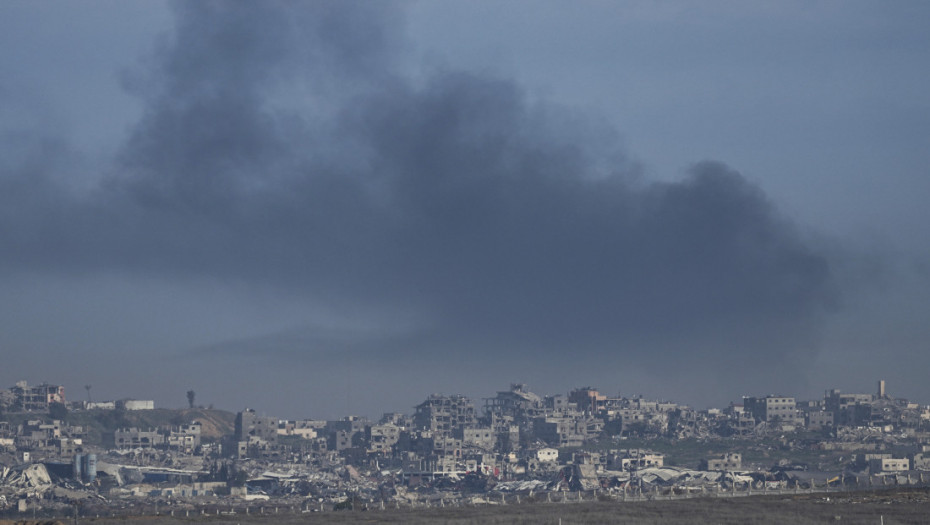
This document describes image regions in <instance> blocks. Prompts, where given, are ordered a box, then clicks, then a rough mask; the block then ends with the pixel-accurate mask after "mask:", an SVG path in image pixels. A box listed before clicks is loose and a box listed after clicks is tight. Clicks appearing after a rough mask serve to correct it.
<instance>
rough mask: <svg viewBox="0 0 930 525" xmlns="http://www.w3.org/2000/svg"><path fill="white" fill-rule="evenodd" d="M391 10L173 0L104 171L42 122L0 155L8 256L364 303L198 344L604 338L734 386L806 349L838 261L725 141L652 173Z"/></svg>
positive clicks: (461, 345) (490, 351)
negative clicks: (12, 153)
mask: <svg viewBox="0 0 930 525" xmlns="http://www.w3.org/2000/svg"><path fill="white" fill-rule="evenodd" d="M395 7H396V6H394V5H392V4H388V3H381V2H377V3H350V2H314V3H310V4H304V3H300V4H294V3H278V2H261V3H256V2H197V3H187V2H184V3H181V2H179V3H177V4H175V7H174V10H175V16H176V20H177V23H176V29H175V31H174V32H173V33H171V34H169V35H166V36H165V38H164V39H163V40H162V41H160V42H159V45H158V46H156V48H155V50H154V51H153V53H152V55H151V56H150V57H148V59H147V60H146V61H145V62H144V63H143V65H141V66H139V67H137V68H136V69H134V70H131V71H128V72H127V73H126V74H125V75H124V81H125V84H126V86H127V89H129V90H131V91H132V92H133V93H135V94H136V95H137V96H138V97H139V98H140V100H142V101H143V103H144V112H143V116H142V118H141V120H140V121H139V122H138V123H137V124H136V125H135V126H134V128H133V129H132V130H131V131H130V133H129V135H128V137H127V139H126V142H125V144H124V145H123V146H122V148H121V150H120V153H119V156H118V158H115V159H113V160H112V163H111V164H110V165H109V166H106V167H105V168H104V169H103V174H102V177H100V180H101V182H99V184H95V185H94V186H93V187H91V188H90V189H86V188H85V189H74V188H71V187H70V186H69V185H68V184H67V183H66V182H62V180H63V179H65V178H66V177H65V176H64V174H65V172H67V170H68V166H69V163H70V161H69V160H68V159H69V158H70V157H69V155H70V154H69V153H67V152H66V151H62V150H61V149H56V146H54V144H49V143H43V142H42V141H39V140H33V141H32V142H31V144H32V145H31V146H30V147H32V148H34V150H33V151H34V155H33V156H32V157H31V159H29V158H27V159H22V158H19V159H18V160H16V162H15V163H14V164H13V165H5V166H4V168H3V174H2V178H0V203H2V211H0V216H2V222H0V244H2V245H3V246H4V247H5V248H4V249H3V250H2V251H0V264H2V265H3V266H4V267H6V268H7V269H8V270H10V271H27V270H28V271H30V272H51V273H56V274H66V275H72V274H81V275H86V274H128V275H138V276H141V277H144V278H146V279H163V280H166V281H172V282H178V281H184V280H195V281H196V280H218V281H220V282H227V283H233V284H237V283H239V284H241V283H246V284H248V285H249V286H256V287H261V288H268V289H274V290H279V291H280V292H281V293H286V294H289V295H296V296H298V297H301V298H302V300H304V301H307V302H308V303H312V304H314V305H317V306H323V307H325V308H329V309H331V310H332V311H337V312H339V313H340V314H339V315H342V316H343V317H346V318H350V319H353V320H354V321H357V322H356V323H355V324H354V325H353V326H354V327H355V328H340V329H324V327H321V326H319V325H318V324H315V323H314V321H313V320H308V325H307V326H310V327H311V328H306V327H305V328H302V329H299V330H297V331H296V332H294V333H291V334H288V335H286V336H282V335H280V334H279V335H273V334H257V335H256V337H257V338H256V339H244V340H235V341H222V340H218V341H217V342H216V343H215V344H214V345H210V346H209V350H208V351H209V352H213V353H215V354H227V355H238V354H243V353H244V354H250V353H253V354H259V355H265V354H278V355H279V357H282V358H283V359H299V358H301V357H309V356H321V355H346V354H354V355H358V356H364V358H365V359H370V360H371V362H373V363H378V362H381V361H385V360H396V359H404V358H410V359H416V358H418V357H422V356H425V355H439V356H443V355H446V356H447V357H448V359H449V362H450V363H454V362H457V361H456V360H457V359H462V356H467V358H468V359H476V360H479V361H484V362H488V363H490V362H492V361H493V362H508V363H519V362H525V361H526V360H529V359H536V358H541V359H544V360H549V361H548V362H549V363H550V366H564V365H566V364H571V363H573V362H580V360H587V359H590V358H603V359H605V360H606V362H609V363H630V364H632V365H635V366H642V367H645V366H656V367H660V368H662V369H663V370H668V371H669V373H677V372H682V371H685V370H694V369H695V367H698V368H699V369H701V370H705V369H706V370H714V369H724V370H725V369H728V368H729V367H731V366H740V367H742V368H741V369H742V370H744V372H743V373H744V374H745V378H744V381H745V383H744V384H748V382H749V381H751V380H752V379H753V378H754V377H759V376H764V375H766V374H773V373H780V372H785V373H789V372H792V373H793V372H797V371H798V370H799V369H800V367H801V365H802V363H803V362H804V360H805V359H807V358H809V357H810V355H811V353H813V352H816V348H817V342H818V337H819V334H820V327H821V323H822V320H823V317H824V315H825V314H826V313H827V312H829V311H830V309H831V308H833V307H834V305H835V304H836V301H837V297H838V290H837V287H836V285H835V282H834V276H833V273H834V272H833V270H832V268H831V264H830V261H829V258H828V257H827V254H826V253H824V252H823V251H822V250H820V249H818V246H817V245H816V244H814V243H812V242H810V241H809V240H808V239H806V238H805V236H804V235H803V234H802V233H801V232H800V231H799V229H798V227H797V226H795V225H794V224H792V222H791V221H790V220H788V218H787V217H785V216H783V215H782V214H780V213H779V211H778V209H777V207H776V206H775V205H774V204H773V203H772V202H771V201H770V200H769V199H768V198H767V197H766V195H764V193H763V192H762V191H761V190H760V189H759V188H758V187H757V186H755V185H754V184H752V183H751V182H749V181H748V180H747V179H746V178H745V177H743V176H742V175H741V174H740V173H739V172H738V171H736V170H735V169H733V168H731V167H729V166H727V165H726V164H723V163H721V162H716V161H704V162H699V163H697V164H695V165H694V166H692V167H691V168H690V170H688V173H687V174H686V175H685V176H684V177H683V178H682V179H681V180H678V181H673V182H668V181H665V182H656V181H649V180H647V179H646V178H645V177H644V176H643V174H642V173H641V170H640V169H639V167H638V164H637V162H636V161H635V160H634V159H632V158H631V157H630V156H629V155H628V154H626V153H625V152H624V151H623V149H622V148H621V147H620V146H619V145H618V141H617V138H616V133H615V132H614V131H613V130H611V129H609V128H608V127H606V126H604V125H602V124H601V123H598V122H596V121H594V120H593V119H587V118H585V117H583V116H579V115H578V114H576V113H573V112H572V111H571V110H570V109H568V108H563V107H558V106H556V105H554V104H548V103H545V102H536V101H531V100H530V98H529V97H527V96H526V94H525V93H524V92H523V91H522V90H521V88H520V87H519V86H517V85H515V83H513V82H511V81H509V80H507V79H506V78H498V77H492V76H489V75H484V74H480V73H475V72H469V71H458V70H454V69H451V68H447V67H438V68H427V67H425V66H420V65H415V66H411V65H410V64H411V63H413V62H414V61H412V59H411V58H410V56H409V53H407V47H406V44H405V42H404V40H403V16H402V15H403V13H402V12H399V11H398V10H396V9H395ZM20 151H23V149H22V148H20ZM359 327H367V328H364V329H363V328H359ZM266 335H267V336H268V337H265V336H266ZM773 355H775V356H778V357H777V358H773V357H772V356H773ZM539 366H545V365H539ZM753 367H755V368H753ZM752 370H758V372H753V371H752Z"/></svg>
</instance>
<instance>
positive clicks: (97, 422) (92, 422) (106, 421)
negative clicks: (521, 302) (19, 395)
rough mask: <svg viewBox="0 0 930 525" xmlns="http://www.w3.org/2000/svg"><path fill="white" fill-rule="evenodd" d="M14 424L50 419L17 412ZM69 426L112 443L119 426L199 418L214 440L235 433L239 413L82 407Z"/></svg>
mask: <svg viewBox="0 0 930 525" xmlns="http://www.w3.org/2000/svg"><path fill="white" fill-rule="evenodd" d="M3 419H4V420H6V421H9V422H10V423H11V424H13V425H16V424H20V423H22V422H24V421H26V420H34V419H42V420H45V421H48V420H50V419H51V418H50V417H49V416H48V414H37V413H14V414H5V417H4V418H3ZM65 421H66V423H67V424H69V425H79V426H83V427H84V428H85V430H86V432H87V437H86V441H87V443H88V444H91V445H104V446H109V445H112V440H113V431H114V430H116V429H118V428H128V427H137V428H144V429H148V428H154V427H165V426H177V425H185V424H188V423H190V422H192V421H199V422H200V424H201V425H202V426H203V430H202V432H203V434H202V435H203V439H204V440H205V441H213V440H218V439H220V438H222V437H223V436H225V435H228V434H232V433H233V431H234V429H235V421H236V415H235V414H234V413H232V412H227V411H225V410H216V409H207V408H185V409H170V408H157V409H155V410H129V411H127V410H87V411H84V410H80V411H71V412H68V415H67V417H66V419H65Z"/></svg>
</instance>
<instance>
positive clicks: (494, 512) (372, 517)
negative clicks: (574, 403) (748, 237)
mask: <svg viewBox="0 0 930 525" xmlns="http://www.w3.org/2000/svg"><path fill="white" fill-rule="evenodd" d="M62 521H63V522H64V523H73V520H72V519H62ZM79 521H80V523H93V524H99V525H115V524H121V523H122V524H126V523H132V524H139V525H142V524H148V523H151V524H153V525H174V524H194V523H204V524H239V525H242V524H267V525H271V524H273V523H275V524H276V523H284V524H298V523H314V524H316V523H323V524H326V523H333V524H336V523H339V524H366V523H390V524H401V523H414V524H416V523H424V524H426V523H446V524H462V525H466V524H467V525H471V524H475V525H478V524H501V525H502V524H511V523H514V524H559V523H561V524H564V525H570V524H598V523H618V524H637V525H643V524H644V525H651V524H656V525H658V524H691V523H721V524H746V523H750V524H773V525H774V524H783V523H795V524H814V523H853V524H885V525H896V524H923V523H930V491H928V490H927V489H912V490H903V489H902V490H887V491H875V492H850V493H831V494H802V495H793V496H752V497H741V498H725V499H724V498H721V499H715V498H696V499H690V500H678V501H650V502H628V503H618V502H588V503H524V504H521V505H506V506H500V505H491V506H480V507H458V508H448V507H447V508H431V509H417V510H394V509H391V510H383V511H382V510H371V511H339V512H332V511H331V512H312V513H304V514H285V513H281V514H266V515H263V516H262V515H255V514H250V515H245V514H243V513H240V514H236V515H219V516H217V515H206V516H201V515H197V516H193V515H192V516H190V517H189V518H187V517H181V516H175V517H171V516H158V517H156V516H152V515H147V516H132V517H123V518H93V517H82V518H81V519H80V520H79Z"/></svg>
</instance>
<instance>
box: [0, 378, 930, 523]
mask: <svg viewBox="0 0 930 525" xmlns="http://www.w3.org/2000/svg"><path fill="white" fill-rule="evenodd" d="M85 388H86V389H87V393H88V395H87V398H88V399H87V400H81V401H75V400H72V401H69V400H68V398H67V396H66V389H65V387H64V386H61V385H53V384H47V383H43V384H40V385H29V384H28V383H27V382H25V381H21V382H19V383H17V384H16V385H14V386H12V387H11V388H8V389H4V390H0V469H2V470H0V474H2V475H0V512H13V513H15V512H26V511H27V510H28V509H30V508H33V509H34V508H36V507H38V508H42V509H48V510H49V511H50V512H51V511H60V512H63V511H64V510H66V509H68V508H70V506H73V505H75V504H76V503H75V502H83V503H82V505H85V506H88V505H89V506H98V507H101V508H104V509H106V508H112V507H113V506H114V505H117V504H119V505H121V508H125V506H126V502H130V504H140V505H142V504H145V503H146V502H148V503H149V504H151V503H152V502H159V501H160V502H162V505H163V506H164V505H168V507H164V508H171V509H172V512H173V511H175V510H177V511H179V512H180V511H184V512H187V513H189V512H191V511H192V510H193V511H197V510H198V509H199V510H201V511H202V510H203V509H204V508H205V506H209V505H214V506H216V505H221V504H226V505H235V504H242V503H245V504H248V502H254V501H273V502H276V503H279V504H282V505H288V506H290V507H291V508H294V509H297V508H299V509H303V510H305V511H309V510H327V509H337V508H340V506H342V507H358V506H365V507H366V508H369V507H372V506H381V507H382V508H383V507H384V506H385V505H389V506H415V505H424V504H427V505H428V504H429V502H431V501H432V502H435V501H436V500H437V498H438V499H439V500H440V501H441V502H442V504H447V503H448V504H457V503H459V504H460V503H462V502H463V501H470V502H474V501H476V500H478V501H490V500H495V501H496V499H501V498H503V500H504V501H506V499H507V498H508V497H510V498H514V497H516V498H517V499H518V500H519V498H520V496H521V495H523V498H524V499H526V498H530V497H532V498H539V497H545V498H546V499H547V500H548V501H552V500H553V498H556V499H557V500H558V499H559V498H568V497H570V494H574V493H577V494H578V497H582V498H583V497H585V495H588V497H593V496H595V495H597V496H598V497H600V498H604V497H607V498H611V497H612V498H615V499H618V500H619V499H626V498H637V497H639V498H643V497H656V496H658V495H659V494H667V495H669V497H671V496H673V495H675V496H689V495H695V494H708V493H713V494H727V493H730V494H737V493H739V492H740V491H752V490H756V491H791V490H795V491H798V490H809V491H813V490H830V489H831V488H836V487H848V486H851V485H852V484H855V487H857V488H860V489H861V488H875V487H884V486H888V485H889V484H890V485H894V486H897V485H902V484H904V485H920V484H924V483H930V472H927V471H930V406H928V405H925V404H920V403H917V402H913V401H909V400H906V399H900V398H895V397H893V396H891V395H889V394H888V392H887V391H886V386H885V382H884V381H878V382H877V384H876V386H875V389H874V391H872V392H871V393H845V392H841V391H839V390H836V389H831V390H827V391H826V392H825V393H824V396H823V398H821V399H813V400H798V399H796V398H795V397H792V396H788V395H764V396H755V397H744V398H743V399H741V400H739V401H738V402H733V403H730V404H729V406H726V407H722V408H711V409H705V410H695V409H692V408H690V407H689V406H687V405H684V404H679V403H674V402H667V401H657V400H649V399H645V398H642V397H639V396H634V397H624V396H620V395H618V396H610V395H606V394H603V393H601V392H600V391H598V390H597V389H596V388H592V387H582V388H577V389H575V390H572V391H571V392H568V393H567V394H557V395H540V394H537V393H534V392H533V391H532V390H531V389H530V388H529V387H528V386H527V385H524V384H512V385H510V388H509V389H507V390H503V391H500V392H497V393H496V394H495V395H493V397H488V398H485V399H483V400H481V401H480V402H477V401H476V400H473V399H469V398H467V397H465V396H462V395H446V394H431V395H428V396H427V397H426V398H425V400H424V401H423V402H422V403H420V404H418V405H417V406H416V407H414V410H413V412H411V413H403V412H392V413H386V414H384V415H383V416H382V417H381V418H380V419H379V420H378V421H371V420H368V419H366V418H362V417H357V416H346V417H343V418H341V419H337V420H314V419H300V420H294V419H285V418H281V417H272V416H266V415H260V414H259V413H257V412H256V411H255V410H251V409H248V408H246V409H243V410H241V411H239V412H238V413H235V414H233V413H231V412H226V411H223V410H214V409H212V407H210V408H203V407H198V406H197V404H196V392H195V391H194V390H190V391H188V392H187V399H188V408H187V409H170V410H169V409H158V408H156V406H155V403H154V401H151V400H137V399H131V398H126V399H120V400H110V401H98V402H92V401H91V400H90V395H89V394H90V387H89V386H87V387H85ZM650 495H651V496H650ZM495 498H496V499H495ZM133 502H134V503H133ZM237 502H238V503H237ZM30 505H31V507H30ZM217 508H219V507H217ZM98 512H99V509H98Z"/></svg>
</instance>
